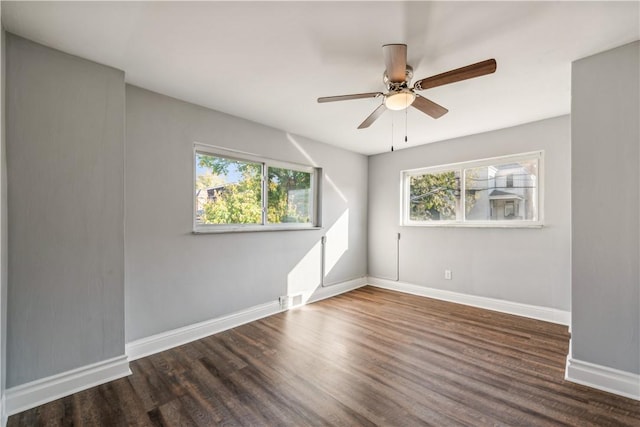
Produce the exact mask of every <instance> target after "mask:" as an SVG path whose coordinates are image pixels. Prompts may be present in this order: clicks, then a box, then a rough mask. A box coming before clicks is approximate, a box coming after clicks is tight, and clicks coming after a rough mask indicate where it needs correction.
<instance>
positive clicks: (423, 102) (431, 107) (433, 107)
mask: <svg viewBox="0 0 640 427" xmlns="http://www.w3.org/2000/svg"><path fill="white" fill-rule="evenodd" d="M411 106H412V107H414V108H416V109H418V110H420V111H422V112H423V113H425V114H426V115H428V116H431V117H433V118H434V119H437V118H440V117H442V116H444V115H445V114H447V112H449V110H447V109H446V108H444V107H443V106H442V105H438V104H436V103H435V102H433V101H430V100H428V99H427V98H425V97H424V96H420V95H418V94H416V99H415V100H414V101H413V104H411Z"/></svg>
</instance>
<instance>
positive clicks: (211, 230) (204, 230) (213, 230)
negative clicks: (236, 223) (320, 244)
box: [191, 225, 322, 234]
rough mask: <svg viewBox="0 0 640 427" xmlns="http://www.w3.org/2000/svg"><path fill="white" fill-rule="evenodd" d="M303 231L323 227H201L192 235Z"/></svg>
mask: <svg viewBox="0 0 640 427" xmlns="http://www.w3.org/2000/svg"><path fill="white" fill-rule="evenodd" d="M303 230H322V227H316V226H304V227H302V226H298V227H295V226H294V227H292V226H282V225H273V226H264V225H257V226H246V227H233V226H230V227H225V226H222V227H200V228H197V229H195V230H193V231H192V232H191V234H225V233H254V232H265V231H303Z"/></svg>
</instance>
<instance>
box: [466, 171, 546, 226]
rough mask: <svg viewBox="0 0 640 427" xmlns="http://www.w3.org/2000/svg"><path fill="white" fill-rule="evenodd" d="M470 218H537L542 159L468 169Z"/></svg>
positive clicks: (467, 215) (506, 219)
mask: <svg viewBox="0 0 640 427" xmlns="http://www.w3.org/2000/svg"><path fill="white" fill-rule="evenodd" d="M464 175H465V181H464V182H465V193H466V194H465V213H466V218H465V219H466V220H468V221H509V220H520V221H537V220H538V206H537V203H538V160H537V159H531V160H522V161H518V162H510V163H504V164H497V165H494V166H484V167H478V168H472V169H465V171H464Z"/></svg>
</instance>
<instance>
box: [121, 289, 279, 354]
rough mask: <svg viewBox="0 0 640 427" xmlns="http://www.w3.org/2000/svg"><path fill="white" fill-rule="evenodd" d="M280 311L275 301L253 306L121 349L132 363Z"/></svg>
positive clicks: (160, 334) (144, 339)
mask: <svg viewBox="0 0 640 427" xmlns="http://www.w3.org/2000/svg"><path fill="white" fill-rule="evenodd" d="M281 311H283V310H282V309H281V308H280V303H279V302H278V301H273V302H268V303H265V304H260V305H255V306H253V307H249V308H247V309H244V310H240V311H236V312H235V313H231V314H228V315H226V316H222V317H217V318H215V319H211V320H205V321H203V322H198V323H194V324H192V325H187V326H183V327H181V328H177V329H172V330H170V331H166V332H161V333H159V334H155V335H151V336H149V337H146V338H140V339H137V340H135V341H131V342H130V343H127V345H126V346H125V349H126V353H127V356H129V360H136V359H140V358H142V357H146V356H150V355H152V354H155V353H159V352H161V351H164V350H168V349H170V348H173V347H177V346H179V345H183V344H187V343H189V342H192V341H195V340H199V339H200V338H204V337H208V336H209V335H213V334H217V333H218V332H222V331H226V330H227V329H231V328H235V327H236V326H240V325H244V324H245V323H249V322H253V321H254V320H258V319H262V318H263V317H267V316H271V315H272V314H276V313H280V312H281Z"/></svg>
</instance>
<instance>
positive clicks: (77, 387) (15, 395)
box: [5, 355, 131, 416]
mask: <svg viewBox="0 0 640 427" xmlns="http://www.w3.org/2000/svg"><path fill="white" fill-rule="evenodd" d="M127 375H131V370H130V369H129V362H128V360H127V356H125V355H122V356H118V357H114V358H112V359H108V360H104V361H102V362H98V363H93V364H91V365H87V366H83V367H81V368H77V369H72V370H70V371H67V372H62V373H60V374H56V375H52V376H50V377H46V378H42V379H39V380H36V381H32V382H29V383H26V384H22V385H19V386H16V387H11V388H8V389H7V390H6V391H5V397H6V401H5V414H6V415H7V416H10V415H14V414H17V413H20V412H22V411H26V410H27V409H31V408H34V407H36V406H38V405H42V404H44V403H47V402H51V401H54V400H56V399H59V398H61V397H65V396H68V395H70V394H73V393H77V392H79V391H82V390H86V389H88V388H91V387H94V386H97V385H100V384H104V383H106V382H109V381H113V380H117V379H118V378H122V377H126V376H127Z"/></svg>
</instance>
